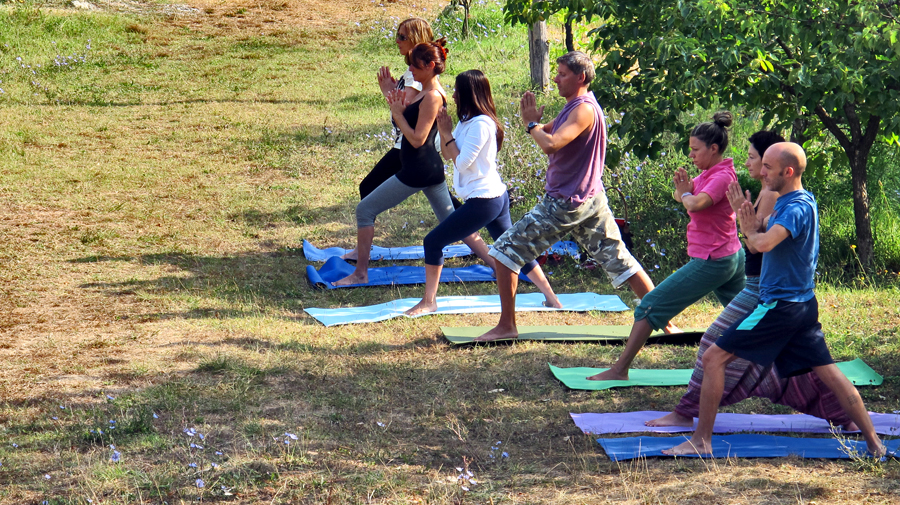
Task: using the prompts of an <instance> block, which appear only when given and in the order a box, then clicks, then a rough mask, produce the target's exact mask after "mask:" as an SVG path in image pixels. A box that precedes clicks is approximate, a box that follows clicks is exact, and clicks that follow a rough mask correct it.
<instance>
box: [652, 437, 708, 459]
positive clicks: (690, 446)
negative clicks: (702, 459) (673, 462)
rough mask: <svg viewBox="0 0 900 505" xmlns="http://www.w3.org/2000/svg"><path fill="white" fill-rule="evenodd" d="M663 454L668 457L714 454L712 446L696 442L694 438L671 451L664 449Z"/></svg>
mask: <svg viewBox="0 0 900 505" xmlns="http://www.w3.org/2000/svg"><path fill="white" fill-rule="evenodd" d="M662 453H663V454H665V455H667V456H695V455H700V456H703V455H708V454H712V446H711V445H710V444H708V443H707V442H704V441H702V440H694V439H693V438H692V439H690V440H688V441H686V442H682V443H680V444H678V445H676V446H675V447H673V448H671V449H664V450H663V451H662Z"/></svg>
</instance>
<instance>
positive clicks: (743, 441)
mask: <svg viewBox="0 0 900 505" xmlns="http://www.w3.org/2000/svg"><path fill="white" fill-rule="evenodd" d="M685 440H690V437H689V436H680V437H628V438H599V439H597V442H599V443H600V445H601V446H603V450H604V451H606V454H607V455H608V456H609V459H611V460H613V461H623V460H627V459H635V458H639V457H651V456H660V457H664V458H671V457H672V456H668V455H666V454H663V453H662V451H663V450H664V449H671V448H672V447H675V446H676V445H678V444H680V443H682V442H684V441H685ZM842 443H843V444H844V445H846V447H847V448H849V449H850V450H851V451H855V452H856V454H858V455H861V456H863V455H865V454H866V443H865V442H864V441H857V440H849V439H845V440H844V441H843V442H842V441H840V440H837V439H834V438H792V437H778V436H775V435H727V436H721V437H719V436H714V437H712V444H713V454H712V456H711V457H713V458H784V457H787V456H799V457H801V458H809V459H813V458H815V459H850V455H849V454H848V451H847V448H844V446H842V445H841V444H842ZM884 445H886V446H887V449H888V453H891V454H896V453H897V449H898V447H900V439H894V440H887V441H884ZM679 457H684V458H691V457H693V458H697V457H699V456H696V455H695V456H679ZM704 457H710V456H704Z"/></svg>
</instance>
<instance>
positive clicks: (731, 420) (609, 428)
mask: <svg viewBox="0 0 900 505" xmlns="http://www.w3.org/2000/svg"><path fill="white" fill-rule="evenodd" d="M666 414H668V412H655V411H640V412H607V413H603V414H591V413H587V414H574V413H572V414H569V415H570V416H572V420H573V421H575V426H578V428H579V429H580V430H581V431H583V432H584V433H590V434H592V435H607V434H617V433H638V432H643V433H683V432H687V431H694V427H696V425H697V420H696V419H694V425H693V426H691V427H687V426H647V425H646V424H644V423H646V422H647V421H650V420H652V419H658V418H660V417H662V416H664V415H666ZM869 417H870V418H871V419H872V424H873V425H874V426H875V432H876V433H878V434H880V435H888V436H897V435H900V414H879V413H875V412H869ZM832 430H836V431H837V432H839V433H840V432H843V430H842V429H841V428H840V427H839V426H837V427H832V426H831V424H830V423H829V422H828V421H826V420H824V419H820V418H818V417H813V416H810V415H806V414H779V415H764V414H729V413H724V412H723V413H721V414H719V415H717V416H716V424H715V425H714V426H713V433H740V432H747V433H752V432H756V433H776V432H790V433H823V434H828V433H832ZM857 433H858V431H857Z"/></svg>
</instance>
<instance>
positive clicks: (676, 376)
mask: <svg viewBox="0 0 900 505" xmlns="http://www.w3.org/2000/svg"><path fill="white" fill-rule="evenodd" d="M548 365H549V363H548ZM837 366H838V368H840V369H841V371H842V372H844V375H846V376H847V378H848V379H850V381H851V382H852V383H853V384H855V385H857V386H878V385H880V384H881V383H882V381H883V380H884V378H883V377H882V376H880V375H878V373H876V372H875V370H872V368H871V367H870V366H869V365H867V364H865V362H863V360H861V359H859V358H856V359H855V360H853V361H845V362H842V363H838V364H837ZM604 370H608V369H607V368H589V367H576V368H559V367H555V366H553V365H550V371H551V372H553V375H554V376H555V377H556V378H557V379H559V380H560V382H562V383H563V384H565V386H566V387H567V388H569V389H586V390H589V391H599V390H601V389H609V388H621V387H629V386H687V384H688V381H690V380H691V373H693V370H692V369H690V368H685V369H677V370H641V369H634V368H632V369H631V370H630V371H629V372H628V380H627V381H589V380H587V379H586V377H589V376H591V375H594V374H598V373H600V372H602V371H604Z"/></svg>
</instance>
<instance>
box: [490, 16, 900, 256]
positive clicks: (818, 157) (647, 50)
mask: <svg viewBox="0 0 900 505" xmlns="http://www.w3.org/2000/svg"><path fill="white" fill-rule="evenodd" d="M561 10H566V11H568V13H569V15H570V16H573V15H574V16H576V17H580V18H583V19H587V20H591V19H593V18H597V19H598V20H599V22H600V26H599V27H598V28H596V29H594V30H592V32H591V33H592V35H593V37H594V41H595V43H594V48H595V49H596V50H599V51H602V52H603V53H604V54H605V55H606V56H605V59H604V62H603V63H601V64H600V66H599V67H598V68H597V78H596V80H595V81H594V85H593V90H594V92H595V93H596V94H597V98H598V100H600V103H602V104H604V105H606V106H609V107H612V108H615V109H616V110H617V111H621V112H624V115H623V117H622V119H621V122H620V123H618V124H615V125H612V126H611V127H610V131H611V132H612V133H615V134H616V135H618V136H619V137H620V138H622V139H624V140H625V142H624V143H623V146H622V151H632V152H633V153H634V154H637V155H639V156H644V155H648V156H650V157H651V158H655V157H656V156H658V155H659V153H660V151H661V150H662V149H663V147H664V146H663V145H662V143H661V142H660V137H661V136H662V135H663V134H674V135H676V136H677V138H678V139H679V141H680V142H683V143H686V142H687V139H686V138H685V135H686V134H687V132H686V126H685V125H684V124H683V123H682V122H681V121H679V116H680V114H681V112H683V111H685V110H689V109H691V108H693V107H694V106H695V105H698V106H701V107H706V108H709V107H713V106H721V107H741V108H744V109H745V110H748V111H751V112H759V113H760V114H761V115H762V118H763V122H764V123H765V124H766V125H768V126H769V127H776V128H787V127H790V128H791V130H792V131H791V136H792V139H793V140H794V141H797V142H800V143H802V144H803V145H804V147H805V148H806V149H807V152H808V153H809V154H810V155H811V156H810V169H811V170H812V171H813V173H815V172H816V171H819V170H823V169H824V168H825V167H826V166H831V167H833V168H835V169H841V168H843V169H846V167H849V170H850V174H851V181H852V185H853V209H854V217H855V225H856V235H857V242H858V245H857V251H858V254H859V257H860V260H861V262H862V263H863V264H864V265H865V266H867V267H868V266H870V265H871V264H872V261H873V259H874V237H873V235H872V227H871V219H870V214H869V196H868V188H867V162H868V159H869V153H870V152H871V149H872V146H873V145H874V144H875V142H876V141H883V142H888V143H892V144H895V145H898V146H900V57H898V55H900V0H884V1H880V0H817V1H816V2H790V1H786V0H729V1H725V0H676V1H671V0H544V1H539V2H535V3H532V1H531V0H507V2H506V18H507V20H508V21H510V22H512V23H517V22H523V23H530V22H533V21H534V20H536V19H546V18H547V17H548V16H550V15H551V14H553V13H555V12H558V11H561ZM829 136H830V137H832V138H833V139H834V140H833V141H832V140H831V139H829V138H828V137H829ZM835 141H836V143H835ZM682 147H683V145H682ZM620 155H621V152H617V151H611V152H610V153H609V156H608V159H609V163H611V164H614V163H616V162H617V161H618V159H619V156H620Z"/></svg>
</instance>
